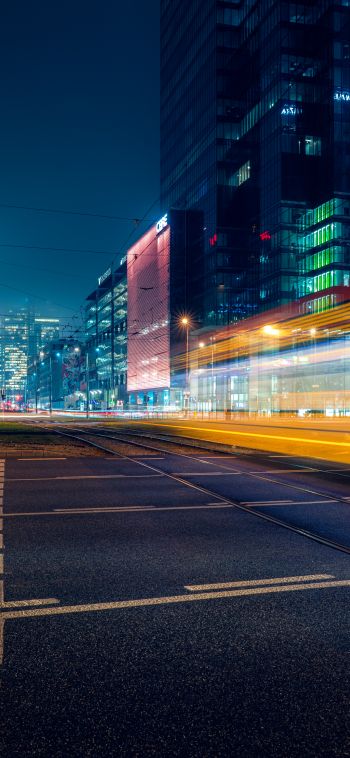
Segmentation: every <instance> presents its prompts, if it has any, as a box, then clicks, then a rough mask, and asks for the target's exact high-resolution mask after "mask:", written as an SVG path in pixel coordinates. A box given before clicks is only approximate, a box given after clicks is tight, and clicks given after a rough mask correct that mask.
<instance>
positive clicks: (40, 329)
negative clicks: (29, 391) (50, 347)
mask: <svg viewBox="0 0 350 758" xmlns="http://www.w3.org/2000/svg"><path fill="white" fill-rule="evenodd" d="M59 324H60V321H59V319H53V318H46V317H42V316H36V315H35V314H34V312H33V310H32V309H31V308H30V307H24V308H19V309H18V310H9V311H8V313H6V314H3V315H2V316H1V317H0V387H1V394H2V395H4V396H5V398H6V400H8V401H10V402H11V401H16V402H22V401H24V400H25V399H26V398H25V396H26V380H27V370H28V365H29V364H30V363H32V362H33V361H34V359H35V357H36V356H37V354H38V353H39V352H40V350H41V349H43V347H44V346H45V345H46V344H47V343H50V342H51V341H53V340H57V339H58V338H59Z"/></svg>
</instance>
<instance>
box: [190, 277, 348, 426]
mask: <svg viewBox="0 0 350 758" xmlns="http://www.w3.org/2000/svg"><path fill="white" fill-rule="evenodd" d="M320 294H321V295H322V293H320ZM320 294H319V295H318V300H319V301H320ZM327 297H328V298H330V297H332V300H331V301H329V302H330V307H328V308H325V309H324V310H317V309H314V310H313V309H312V298H311V297H310V296H309V297H308V298H302V299H301V300H299V301H296V302H295V303H291V304H289V305H288V306H286V307H284V308H279V309H275V310H273V311H266V312H264V313H260V314H259V315H257V316H254V317H252V318H249V319H246V320H245V321H242V322H240V323H239V324H237V325H233V326H231V327H227V328H225V329H222V330H220V331H218V332H208V331H207V332H206V333H205V334H203V332H202V333H201V334H199V333H197V335H194V337H193V339H192V349H191V356H190V369H191V371H190V406H191V407H192V409H196V410H199V411H208V412H212V411H224V412H226V413H231V414H234V413H245V414H246V413H250V414H258V415H272V414H276V413H278V414H292V415H299V416H306V415H310V414H313V415H322V416H344V415H345V416H348V415H350V302H349V300H348V298H349V288H347V287H337V288H334V291H333V292H332V293H329V291H328V292H327ZM321 302H322V301H321ZM310 303H311V307H310ZM199 337H200V339H199ZM195 339H197V340H198V342H197V345H195V343H194V340H195ZM204 339H205V341H204Z"/></svg>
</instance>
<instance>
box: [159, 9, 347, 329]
mask: <svg viewBox="0 0 350 758" xmlns="http://www.w3.org/2000/svg"><path fill="white" fill-rule="evenodd" d="M349 40H350V4H349V3H348V2H345V1H344V2H342V3H341V2H339V0H338V1H336V0H308V2H305V3H302V4H300V3H292V2H288V1H286V0H279V1H277V2H270V0H261V1H260V2H252V1H251V0H230V1H228V0H225V1H223V0H186V2H183V0H161V202H162V207H163V210H164V212H166V211H167V210H168V209H170V208H171V207H175V208H187V209H190V208H191V209H196V210H197V211H199V212H201V213H202V219H203V223H202V231H201V240H200V242H201V245H198V246H197V248H196V252H195V253H193V251H192V250H188V258H189V263H188V267H189V268H190V269H191V271H192V274H191V279H190V292H189V300H190V302H191V305H192V308H193V310H194V312H195V314H196V316H197V317H200V319H201V321H202V324H203V325H204V326H210V325H223V324H229V323H232V322H234V321H237V320H239V319H240V318H242V317H246V316H248V315H251V314H253V313H254V312H256V311H258V310H264V309H268V308H273V307H276V306H280V305H283V304H284V303H288V302H290V301H291V300H293V299H295V298H297V297H301V298H303V301H304V306H303V307H304V309H305V310H308V311H312V310H319V309H321V308H323V307H327V305H334V304H336V302H337V299H338V297H341V298H342V299H343V298H344V288H347V287H349V272H350V210H349V208H350V203H349V198H350V150H349V138H350V42H349ZM339 288H341V290H342V292H340V290H339ZM349 296H350V290H349Z"/></svg>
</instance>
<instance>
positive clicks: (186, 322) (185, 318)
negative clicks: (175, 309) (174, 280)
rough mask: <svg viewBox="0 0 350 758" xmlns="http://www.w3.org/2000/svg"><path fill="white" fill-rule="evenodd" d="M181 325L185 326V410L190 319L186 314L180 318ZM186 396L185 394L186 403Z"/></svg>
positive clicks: (186, 405) (186, 406) (187, 394)
mask: <svg viewBox="0 0 350 758" xmlns="http://www.w3.org/2000/svg"><path fill="white" fill-rule="evenodd" d="M180 324H181V326H183V327H185V329H186V380H185V393H184V407H185V409H186V410H188V405H189V387H188V379H189V371H188V335H189V329H190V326H191V321H190V319H189V317H188V316H183V317H182V318H181V319H180ZM186 396H187V404H186Z"/></svg>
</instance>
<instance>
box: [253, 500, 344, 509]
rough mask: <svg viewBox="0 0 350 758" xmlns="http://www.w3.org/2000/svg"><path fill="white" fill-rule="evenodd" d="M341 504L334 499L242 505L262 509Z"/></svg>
mask: <svg viewBox="0 0 350 758" xmlns="http://www.w3.org/2000/svg"><path fill="white" fill-rule="evenodd" d="M337 502H339V501H338V500H336V498H333V499H332V500H285V501H283V500H280V501H279V502H278V501H277V500H276V501H275V502H273V501H271V502H269V501H267V502H266V501H265V502H262V503H242V505H247V506H252V507H253V508H258V507H259V508H260V506H261V507H269V506H271V505H325V504H327V503H328V504H329V503H337Z"/></svg>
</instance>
